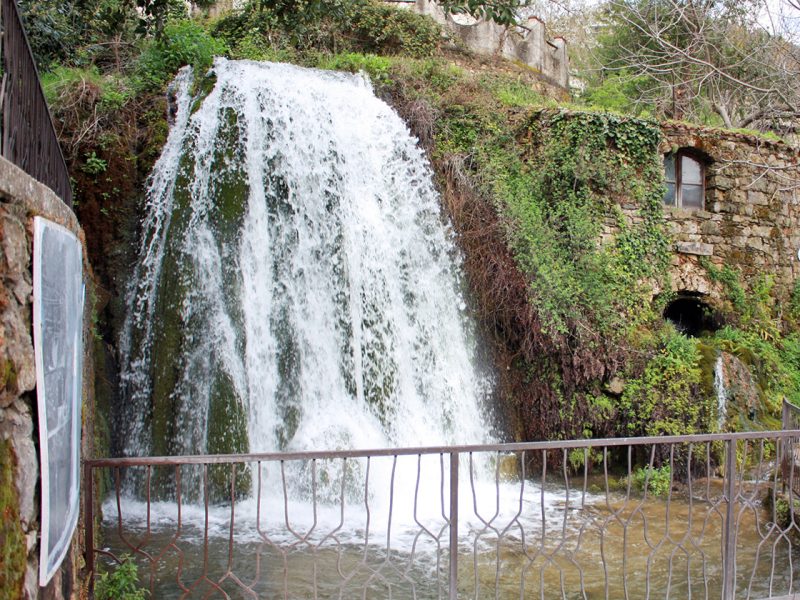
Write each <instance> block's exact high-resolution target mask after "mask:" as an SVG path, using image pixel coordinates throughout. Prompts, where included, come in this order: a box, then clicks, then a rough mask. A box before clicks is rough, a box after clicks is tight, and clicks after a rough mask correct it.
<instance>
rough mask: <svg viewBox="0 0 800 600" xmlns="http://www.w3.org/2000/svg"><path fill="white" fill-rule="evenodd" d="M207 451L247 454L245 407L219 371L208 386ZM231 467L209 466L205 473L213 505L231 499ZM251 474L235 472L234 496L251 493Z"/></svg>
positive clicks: (229, 382) (224, 375) (210, 452)
mask: <svg viewBox="0 0 800 600" xmlns="http://www.w3.org/2000/svg"><path fill="white" fill-rule="evenodd" d="M207 451H208V453H209V454H244V453H247V452H248V451H249V442H248V437H247V414H246V407H245V406H244V403H243V401H242V399H241V398H239V396H238V395H237V393H236V388H235V387H234V385H233V381H231V378H230V376H228V374H227V373H224V372H221V371H220V372H218V373H217V375H216V377H215V378H214V383H213V385H212V387H211V399H210V402H209V412H208V434H207ZM231 468H232V467H231V465H217V466H211V467H209V470H208V477H209V495H210V498H211V500H212V501H213V502H223V501H226V500H230V498H231ZM251 487H252V482H251V478H250V471H249V470H247V468H246V467H245V468H244V470H242V469H241V468H239V470H238V471H237V473H236V480H235V486H234V495H235V497H237V498H241V497H243V496H246V495H248V494H249V493H250V489H251Z"/></svg>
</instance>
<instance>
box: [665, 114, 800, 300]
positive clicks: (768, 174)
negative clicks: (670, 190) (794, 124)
mask: <svg viewBox="0 0 800 600" xmlns="http://www.w3.org/2000/svg"><path fill="white" fill-rule="evenodd" d="M662 131H663V133H664V141H663V143H662V147H661V150H662V152H663V153H665V154H666V153H669V152H674V151H676V150H678V149H681V148H688V149H692V150H693V151H694V152H696V154H695V156H698V157H700V158H701V159H702V160H704V162H705V165H706V169H705V186H706V187H705V206H704V209H703V210H686V209H681V208H674V207H666V208H665V216H666V218H667V221H668V224H669V227H670V230H671V233H672V235H673V238H674V241H675V247H674V250H675V252H674V256H673V261H672V269H671V278H672V288H673V291H684V290H686V291H693V292H699V293H701V294H708V295H709V298H710V299H711V300H715V299H719V297H720V295H721V293H722V290H721V289H720V286H719V285H716V284H715V283H714V282H712V281H710V280H709V277H708V273H707V270H706V269H705V268H704V267H703V266H702V265H701V260H700V257H703V256H705V257H707V259H706V260H708V261H710V262H711V263H712V264H714V265H716V266H718V267H721V266H723V265H729V266H731V267H735V268H737V269H739V270H740V271H741V273H742V275H743V276H744V280H745V282H746V281H747V280H749V279H751V278H752V277H754V276H758V275H761V274H769V275H772V276H774V278H775V283H776V286H777V287H778V288H779V290H781V289H782V290H783V292H784V293H786V292H788V291H789V290H790V289H791V288H792V286H793V285H794V281H795V279H797V277H798V276H800V260H798V250H800V151H798V149H796V148H792V147H790V146H788V145H786V144H783V143H781V142H774V141H770V140H766V139H763V138H760V137H756V136H753V135H747V134H743V133H736V132H731V131H725V130H718V129H711V128H702V127H696V126H689V125H685V124H676V123H667V124H664V125H663V126H662Z"/></svg>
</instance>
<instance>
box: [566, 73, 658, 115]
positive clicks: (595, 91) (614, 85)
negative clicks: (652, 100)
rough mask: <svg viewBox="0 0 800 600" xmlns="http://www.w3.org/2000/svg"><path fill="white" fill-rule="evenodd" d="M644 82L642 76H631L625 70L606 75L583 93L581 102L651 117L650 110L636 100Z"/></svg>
mask: <svg viewBox="0 0 800 600" xmlns="http://www.w3.org/2000/svg"><path fill="white" fill-rule="evenodd" d="M643 83H644V80H643V79H642V78H641V77H640V78H631V77H630V76H628V75H627V74H626V73H625V72H622V73H615V74H613V75H608V76H606V77H605V78H604V79H603V80H602V81H601V82H600V83H598V84H596V85H593V86H591V87H588V88H587V89H586V91H585V92H584V93H583V94H582V95H581V98H580V101H581V103H583V104H585V105H588V106H591V107H594V108H600V109H603V110H610V111H614V112H618V113H627V114H633V115H637V116H640V117H650V116H651V115H650V112H649V111H648V110H647V109H643V107H641V106H638V105H637V104H636V103H635V102H634V100H633V99H634V98H636V97H637V94H638V93H639V87H640V86H641V85H642V84H643Z"/></svg>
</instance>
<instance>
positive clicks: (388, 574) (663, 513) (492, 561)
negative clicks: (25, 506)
mask: <svg viewBox="0 0 800 600" xmlns="http://www.w3.org/2000/svg"><path fill="white" fill-rule="evenodd" d="M796 435H797V431H785V432H759V433H745V434H715V435H707V436H703V435H699V436H672V437H669V438H636V439H633V440H625V441H626V442H627V445H624V444H621V443H620V441H619V440H611V441H610V443H608V442H607V441H606V440H571V441H566V442H562V441H559V442H536V443H530V444H505V445H504V444H499V445H484V446H460V447H449V448H447V450H446V451H443V452H436V453H434V452H431V451H428V450H426V449H382V450H379V451H377V452H375V453H374V454H372V453H371V452H370V451H363V450H353V451H345V452H330V453H326V452H305V453H294V454H277V453H274V454H262V455H242V456H226V457H212V456H209V457H189V458H190V459H191V460H188V461H187V460H186V458H185V457H175V458H172V459H159V460H158V461H157V462H153V461H152V459H151V460H144V461H143V464H141V465H138V466H137V465H131V463H130V461H129V459H123V460H120V461H116V460H113V459H103V460H98V461H87V463H86V464H85V465H84V476H85V477H87V476H88V475H87V473H91V474H92V476H94V469H95V468H97V469H105V468H112V469H113V471H114V475H115V477H114V479H115V480H116V485H115V494H116V505H117V512H118V514H117V515H114V517H115V519H112V518H109V519H108V532H109V537H116V536H118V538H117V539H118V541H109V542H108V543H109V549H108V550H109V551H106V550H101V549H97V548H94V547H93V546H92V548H93V550H94V552H95V553H97V555H98V556H101V555H107V556H112V557H113V556H114V555H113V554H112V552H111V551H113V552H117V553H119V552H120V551H128V552H131V553H132V554H133V557H134V559H136V560H137V561H139V562H140V563H142V564H144V565H148V566H149V567H150V569H151V573H154V574H155V573H158V577H159V580H158V581H157V582H154V581H153V580H152V579H151V596H152V597H159V596H161V595H163V594H166V593H167V592H165V591H164V590H166V589H167V588H166V586H167V585H170V586H173V587H171V588H170V590H172V591H170V592H169V593H170V594H172V593H174V594H177V596H181V594H182V596H181V597H187V598H188V597H202V598H206V597H207V598H211V597H250V598H255V597H276V598H299V597H308V598H312V597H313V598H329V597H330V598H332V597H339V598H351V597H352V598H355V597H409V598H412V597H413V598H442V597H448V598H450V600H453V599H455V598H459V597H461V598H480V599H482V598H485V597H495V598H503V599H505V598H510V597H519V598H523V597H524V598H528V597H537V598H538V597H541V598H545V597H547V598H550V597H556V598H594V597H597V598H624V597H628V598H637V597H652V598H654V597H664V596H663V595H662V594H663V592H664V591H666V597H676V596H675V594H676V593H677V594H678V595H680V596H681V597H683V595H684V594H685V595H686V597H700V598H702V597H705V598H710V597H717V598H719V597H722V598H724V599H726V600H728V599H731V598H734V597H735V591H736V587H737V583H738V585H739V586H740V590H739V595H740V596H741V597H744V596H743V594H745V593H746V594H747V597H753V598H764V597H767V595H768V594H769V595H773V594H774V595H781V594H786V593H787V592H788V593H791V592H792V591H793V587H792V586H793V581H794V579H793V578H792V577H793V575H792V573H789V574H788V575H787V573H786V569H785V568H782V567H781V566H780V565H781V564H784V562H781V561H786V556H788V557H789V559H788V560H789V566H788V568H789V570H790V571H792V570H793V569H794V567H793V566H792V562H791V556H792V552H796V550H797V542H796V539H797V537H796V536H798V535H800V528H798V526H797V524H796V523H795V522H794V518H795V514H794V511H793V508H792V507H790V509H789V512H790V515H789V516H790V518H791V521H790V523H789V524H788V525H787V524H780V525H778V524H776V523H775V522H774V521H776V520H777V519H776V510H775V509H774V508H773V510H772V511H771V513H769V514H768V513H767V511H764V509H763V507H762V498H763V497H764V494H765V492H767V491H768V490H772V491H773V492H775V491H776V490H779V483H778V480H779V479H782V472H781V470H780V469H779V465H778V462H777V460H778V459H779V457H780V456H781V455H780V454H779V453H777V452H778V446H779V445H780V444H778V443H779V442H782V441H789V440H791V439H793V436H796ZM676 438H677V439H679V440H680V441H675V439H676ZM720 440H722V441H723V442H725V444H724V446H722V445H720V444H718V441H720ZM697 444H702V446H701V447H700V448H693V445H697ZM737 444H743V445H742V446H739V451H740V452H739V455H738V456H737ZM703 446H705V450H704V451H703V449H702V447H703ZM712 446H713V448H712ZM464 448H468V449H469V481H468V482H467V485H468V488H467V490H466V491H464V489H459V488H460V487H461V488H463V485H461V486H460V473H459V470H460V458H461V454H462V450H463V449H464ZM570 448H579V452H577V453H569V449H570ZM598 448H599V449H600V450H601V452H597V451H596V450H594V451H593V450H592V449H598ZM615 448H616V450H615ZM445 454H447V457H448V459H449V461H450V468H449V502H448V501H447V500H446V499H445V488H446V486H447V483H446V482H447V474H446V469H447V467H446V465H444V460H445V457H444V455H445ZM503 454H508V455H510V456H503ZM573 454H574V456H573ZM426 455H428V458H426ZM252 456H258V457H260V458H259V460H258V461H253V460H252V459H251V457H252ZM403 457H405V459H403ZM581 457H582V463H583V464H582V465H580V463H576V464H573V458H574V459H575V460H576V461H578V460H579V459H580V458H581ZM612 457H613V465H617V466H619V467H620V468H621V469H623V468H624V472H620V471H614V470H612V469H611V466H612ZM220 458H222V459H223V460H218V459H220ZM351 458H354V459H364V460H363V462H362V461H359V460H354V461H351V460H350V459H351ZM466 458H467V457H465V459H466ZM196 459H203V460H196ZM434 459H436V460H438V466H437V471H436V472H435V474H433V473H432V472H430V471H428V470H427V469H424V468H423V467H424V466H425V465H428V464H429V463H427V462H426V461H428V460H434ZM406 461H407V462H406ZM412 461H413V463H414V464H413V465H412V464H411V462H412ZM514 461H515V463H516V467H515V466H514V464H515V463H514ZM245 463H252V465H251V466H247V465H246V464H245ZM167 464H170V465H172V468H174V469H175V479H176V482H175V483H176V488H175V490H174V491H175V494H176V496H177V497H173V496H171V495H170V494H171V493H172V492H171V491H170V490H171V488H168V489H167V491H166V492H163V491H159V489H158V488H159V486H158V484H157V483H156V482H157V481H159V480H160V478H158V477H155V476H154V477H153V478H152V481H153V484H152V490H151V489H150V487H151V486H150V483H149V481H150V470H151V469H152V467H154V466H163V465H167ZM219 464H227V465H229V466H230V472H229V473H228V474H227V477H226V478H225V481H224V483H216V484H213V485H224V486H226V490H225V491H224V493H225V494H226V495H227V500H223V498H222V497H219V494H220V492H222V490H218V491H215V492H212V489H211V488H212V481H211V479H212V478H211V477H210V475H211V473H212V472H217V471H213V469H214V467H212V465H219ZM237 464H238V465H242V466H241V467H237ZM108 465H111V466H110V467H109V466H108ZM122 465H125V467H127V468H129V469H131V471H130V473H129V475H130V479H129V481H128V482H127V483H126V484H125V485H124V486H123V484H122V478H121V470H122ZM192 465H201V468H202V477H201V479H202V481H197V482H194V483H191V481H190V478H187V482H189V483H187V487H190V486H191V485H194V486H201V487H202V492H201V494H200V495H199V496H197V497H196V500H195V501H194V506H192V507H188V506H187V509H189V510H187V513H186V518H185V521H186V523H185V524H184V523H183V517H182V500H181V488H182V484H181V481H180V473H181V468H183V469H194V468H195V467H193V466H192ZM718 466H722V467H723V468H724V476H719V475H717V473H716V470H717V467H718ZM384 467H385V468H384ZM406 467H407V468H406ZM412 467H413V468H412ZM660 467H663V468H664V469H666V468H667V467H668V468H669V473H668V476H666V479H665V478H664V477H665V476H664V474H663V473H666V471H664V472H662V473H661V474H659V473H658V472H657V469H658V468H660ZM216 468H219V467H216ZM248 468H252V469H253V471H251V472H250V475H251V476H252V480H253V484H254V486H253V487H254V489H253V490H252V496H251V497H250V498H246V497H241V496H239V486H238V483H237V482H238V481H239V480H240V478H241V480H242V481H247V480H248V479H249V477H248V475H247V471H246V469H248ZM240 469H242V470H240ZM639 469H642V470H643V472H640V471H639ZM254 471H255V472H254ZM155 473H156V472H154V475H155ZM350 474H352V477H351V476H350ZM620 475H621V477H620ZM792 475H793V471H791V472H790V473H789V476H790V477H791V476H792ZM659 476H660V477H661V480H660V484H659V481H658V477H659ZM635 477H639V479H638V480H636V479H635ZM712 480H713V481H712ZM220 481H222V480H220ZM354 484H355V485H354ZM657 484H659V485H661V486H662V487H661V491H660V492H659V491H656V488H655V487H651V486H656V485H657ZM135 486H138V487H140V488H141V489H138V488H137V489H136V490H134V489H132V488H133V487H135ZM437 488H438V489H437ZM579 488H580V490H581V491H580V494H581V498H580V501H578V500H577V493H578V489H579ZM86 490H87V492H90V491H93V490H94V488H93V487H92V488H89V487H88V485H87V486H86ZM123 492H124V493H123ZM151 492H152V493H151ZM465 493H466V494H467V495H468V496H469V495H470V494H471V495H472V505H471V507H470V506H469V504H468V503H467V502H461V503H459V499H460V500H462V501H463V500H466V499H467V498H465V496H464V494H465ZM165 494H166V495H165ZM123 496H124V498H125V500H124V501H123ZM191 496H192V494H191V490H189V491H187V497H191ZM112 498H113V495H112ZM214 498H218V499H214ZM165 499H166V500H168V501H169V502H175V501H177V511H178V512H177V518H178V523H177V530H175V529H174V524H172V525H170V524H169V520H170V519H171V520H172V521H174V518H175V517H174V510H175V506H174V505H173V507H172V508H171V509H169V511H167V512H166V513H165V512H164V510H165V508H164V506H165V504H164V502H163V500H165ZM262 500H263V502H262ZM253 501H255V504H254V505H253ZM156 502H159V504H158V506H157V505H156ZM346 503H347V504H348V506H347V510H345V504H346ZM439 504H441V506H439ZM448 504H449V512H448V510H447V509H448ZM85 507H86V512H87V514H89V511H90V510H91V507H89V506H88V505H86V504H85ZM248 507H249V508H248ZM151 509H152V511H151ZM129 510H130V511H133V512H132V516H131V514H129V513H128V511H129ZM409 510H410V511H411V512H410V514H405V513H403V512H402V511H409ZM123 511H125V513H126V515H127V516H124V515H123ZM387 511H388V512H387ZM225 514H227V519H228V520H227V521H226V520H224V519H225V517H224V516H223V515H225ZM165 515H166V516H165ZM109 517H111V516H109ZM253 519H255V520H254V521H253ZM112 520H115V521H116V529H117V531H116V532H114V531H113V530H112V526H111V521H112ZM446 529H447V533H445V530H446ZM248 532H252V533H253V534H254V535H255V536H256V537H257V538H258V539H257V540H256V541H255V542H254V541H253V540H252V538H251V539H250V540H249V541H248V539H243V540H241V544H243V545H242V546H239V545H238V544H239V543H240V540H239V539H238V537H237V536H239V535H244V536H245V537H247V536H248ZM445 536H447V537H445ZM396 540H397V541H396ZM115 544H116V545H115ZM248 544H249V545H248ZM459 544H460V550H461V552H460V553H459ZM445 545H447V546H445ZM787 553H788V554H787ZM445 554H448V555H449V561H448V563H447V564H446V565H445V562H444V561H445V558H444V557H445ZM459 554H460V556H459ZM169 555H173V557H174V558H170V557H169ZM184 557H186V564H184ZM87 558H88V557H87ZM776 560H777V561H778V562H777V565H778V566H777V567H776V566H775V565H776V563H775V561H776ZM770 561H771V564H770ZM87 564H88V560H87ZM170 565H172V566H170ZM440 565H441V566H440ZM176 570H177V576H176V574H175V571H176ZM737 573H738V574H739V575H738V577H737ZM184 574H185V575H184ZM459 577H461V582H460V584H461V585H460V586H459ZM748 578H749V579H748ZM168 579H172V581H171V582H169V581H168ZM795 579H796V577H795ZM297 586H301V587H297ZM302 586H306V587H302ZM445 589H447V590H448V591H447V592H445ZM177 596H176V597H177Z"/></svg>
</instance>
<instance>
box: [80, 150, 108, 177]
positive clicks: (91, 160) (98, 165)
mask: <svg viewBox="0 0 800 600" xmlns="http://www.w3.org/2000/svg"><path fill="white" fill-rule="evenodd" d="M107 168H108V163H107V162H106V161H104V160H103V159H102V158H99V157H98V156H97V153H96V152H94V151H92V152H87V153H86V161H85V162H84V163H83V165H82V166H81V170H82V171H83V172H84V173H88V174H89V175H94V176H95V177H96V176H97V175H99V174H100V173H104V172H105V170H106V169H107Z"/></svg>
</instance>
